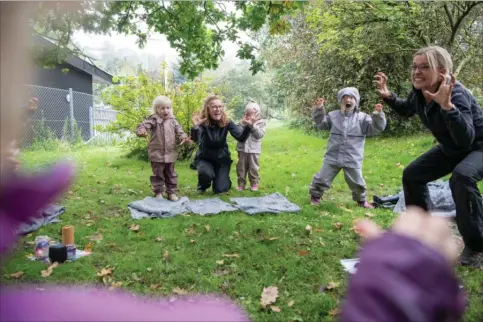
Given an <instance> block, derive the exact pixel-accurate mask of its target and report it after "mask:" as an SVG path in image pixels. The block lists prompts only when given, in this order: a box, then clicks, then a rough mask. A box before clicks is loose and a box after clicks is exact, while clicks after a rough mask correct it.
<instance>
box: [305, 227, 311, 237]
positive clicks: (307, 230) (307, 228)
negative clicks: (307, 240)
mask: <svg viewBox="0 0 483 322" xmlns="http://www.w3.org/2000/svg"><path fill="white" fill-rule="evenodd" d="M305 232H306V233H307V234H308V235H310V234H312V226H310V225H307V226H305Z"/></svg>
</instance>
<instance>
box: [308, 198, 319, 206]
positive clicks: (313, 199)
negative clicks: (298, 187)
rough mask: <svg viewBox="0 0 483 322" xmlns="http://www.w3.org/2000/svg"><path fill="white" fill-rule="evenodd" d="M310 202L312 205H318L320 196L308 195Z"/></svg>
mask: <svg viewBox="0 0 483 322" xmlns="http://www.w3.org/2000/svg"><path fill="white" fill-rule="evenodd" d="M310 204H311V205H312V206H318V205H320V197H314V196H310Z"/></svg>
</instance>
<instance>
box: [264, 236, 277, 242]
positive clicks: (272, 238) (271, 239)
mask: <svg viewBox="0 0 483 322" xmlns="http://www.w3.org/2000/svg"><path fill="white" fill-rule="evenodd" d="M278 239H280V237H266V238H265V240H268V241H274V240H278Z"/></svg>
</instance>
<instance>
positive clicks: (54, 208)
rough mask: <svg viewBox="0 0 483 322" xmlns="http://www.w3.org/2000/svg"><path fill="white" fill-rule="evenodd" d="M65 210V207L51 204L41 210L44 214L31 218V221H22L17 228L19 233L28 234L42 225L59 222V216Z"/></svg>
mask: <svg viewBox="0 0 483 322" xmlns="http://www.w3.org/2000/svg"><path fill="white" fill-rule="evenodd" d="M64 212H65V207H63V206H58V205H49V206H48V207H47V208H45V209H44V210H42V211H41V213H42V215H41V216H39V217H35V218H31V219H30V221H29V222H25V223H22V224H21V225H20V227H18V229H17V234H19V235H26V234H29V233H31V232H33V231H36V230H38V229H39V228H40V227H42V226H45V225H48V224H52V223H55V222H59V221H60V220H59V219H58V218H57V217H59V216H60V215H62V214H63V213H64Z"/></svg>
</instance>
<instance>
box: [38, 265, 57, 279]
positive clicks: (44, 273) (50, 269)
mask: <svg viewBox="0 0 483 322" xmlns="http://www.w3.org/2000/svg"><path fill="white" fill-rule="evenodd" d="M57 266H59V263H57V262H55V263H53V264H52V265H50V266H49V267H47V269H46V270H43V271H41V272H40V275H42V277H49V276H50V275H51V274H52V272H53V271H54V268H56V267H57Z"/></svg>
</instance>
